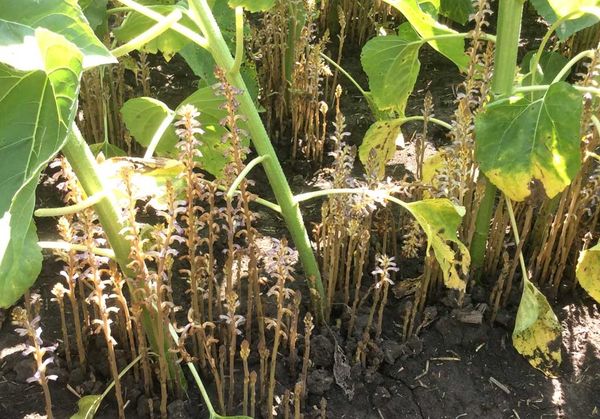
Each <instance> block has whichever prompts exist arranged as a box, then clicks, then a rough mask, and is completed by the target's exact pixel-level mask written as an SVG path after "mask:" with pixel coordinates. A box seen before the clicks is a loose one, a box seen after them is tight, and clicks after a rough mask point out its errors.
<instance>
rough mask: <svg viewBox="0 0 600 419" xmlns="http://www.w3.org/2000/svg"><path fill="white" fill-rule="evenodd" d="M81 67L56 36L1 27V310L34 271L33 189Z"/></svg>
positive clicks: (59, 132)
mask: <svg viewBox="0 0 600 419" xmlns="http://www.w3.org/2000/svg"><path fill="white" fill-rule="evenodd" d="M82 60H83V57H82V54H81V52H80V51H79V50H78V49H77V48H76V47H75V45H73V44H72V43H70V42H69V41H67V40H66V39H65V38H64V37H63V36H61V35H58V34H55V33H53V32H50V31H48V30H46V29H42V28H38V29H36V30H34V29H32V28H30V27H27V26H24V25H20V24H17V23H13V22H7V21H2V20H0V79H2V83H0V150H1V152H0V219H1V220H2V221H1V225H2V239H1V240H2V243H1V244H0V289H1V290H2V292H0V307H7V306H10V305H11V304H13V303H14V302H15V301H16V300H17V299H18V298H19V297H20V296H21V295H22V294H23V292H25V291H26V290H27V289H28V288H29V287H30V286H31V284H32V283H33V282H34V281H35V279H36V276H37V275H38V274H39V272H40V269H41V261H42V257H41V252H40V249H39V247H38V246H37V237H36V234H35V226H34V225H33V223H32V221H31V219H32V214H33V207H34V203H35V187H36V185H37V181H38V177H39V174H40V172H41V170H42V168H43V167H44V166H45V165H46V164H47V163H48V161H49V160H50V159H51V158H52V157H53V156H54V155H55V154H56V152H58V150H60V148H61V147H62V146H63V144H64V142H65V140H66V134H67V127H69V126H70V124H71V121H72V120H73V118H74V116H75V110H76V97H77V92H78V86H79V77H80V74H81V70H82Z"/></svg>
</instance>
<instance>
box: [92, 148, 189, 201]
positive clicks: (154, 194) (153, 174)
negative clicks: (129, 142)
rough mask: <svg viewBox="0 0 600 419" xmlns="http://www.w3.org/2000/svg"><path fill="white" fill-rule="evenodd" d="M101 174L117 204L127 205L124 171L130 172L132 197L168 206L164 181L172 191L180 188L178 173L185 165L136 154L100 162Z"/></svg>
mask: <svg viewBox="0 0 600 419" xmlns="http://www.w3.org/2000/svg"><path fill="white" fill-rule="evenodd" d="M99 170H100V173H102V176H103V177H104V179H105V182H106V183H107V185H109V186H110V187H111V189H112V190H113V191H115V192H116V198H117V201H118V202H119V205H120V206H121V207H122V208H125V207H126V206H127V205H129V200H130V197H129V194H128V193H127V189H126V188H125V185H124V183H123V171H128V172H129V173H130V176H131V177H130V180H131V195H132V197H133V198H134V199H135V200H138V199H139V200H148V201H149V205H150V206H152V207H154V208H156V209H160V210H165V209H166V208H167V202H166V199H165V198H166V195H167V182H170V183H171V186H172V187H173V188H174V190H176V191H178V190H182V188H183V186H184V185H183V180H182V179H179V175H180V174H181V173H182V172H183V170H184V165H183V163H182V162H180V161H179V160H175V159H167V158H162V157H157V158H152V159H141V158H136V157H113V158H110V159H106V160H104V161H103V162H102V163H100V164H99Z"/></svg>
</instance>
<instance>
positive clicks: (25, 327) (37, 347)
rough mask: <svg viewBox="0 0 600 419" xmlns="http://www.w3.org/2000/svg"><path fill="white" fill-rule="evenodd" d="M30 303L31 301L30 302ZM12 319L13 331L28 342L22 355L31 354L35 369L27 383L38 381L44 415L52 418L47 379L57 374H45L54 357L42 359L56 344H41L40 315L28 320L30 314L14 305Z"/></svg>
mask: <svg viewBox="0 0 600 419" xmlns="http://www.w3.org/2000/svg"><path fill="white" fill-rule="evenodd" d="M30 305H31V303H30ZM12 320H13V323H14V324H15V325H16V326H19V327H17V328H15V332H17V334H18V335H19V336H23V337H25V336H26V337H28V338H29V339H30V343H28V344H27V345H26V347H25V350H24V351H23V356H28V355H33V358H34V360H35V363H36V366H37V369H36V371H35V373H34V374H33V376H31V377H29V378H28V379H27V382H28V383H36V382H37V383H39V384H40V386H42V390H43V392H44V399H45V402H46V416H47V417H48V418H49V419H52V418H53V414H52V398H51V396H50V388H49V387H48V381H49V380H52V381H54V380H56V379H57V378H58V376H57V375H46V368H47V367H48V365H49V364H51V363H52V362H54V357H52V356H49V357H47V358H45V359H44V357H45V356H46V355H47V354H48V353H52V352H54V351H55V350H56V346H46V347H44V346H43V344H44V343H43V341H42V337H41V336H42V328H41V326H40V316H39V315H36V316H35V317H34V318H33V320H30V314H29V312H28V311H27V309H25V308H23V307H16V308H15V309H14V310H13V312H12Z"/></svg>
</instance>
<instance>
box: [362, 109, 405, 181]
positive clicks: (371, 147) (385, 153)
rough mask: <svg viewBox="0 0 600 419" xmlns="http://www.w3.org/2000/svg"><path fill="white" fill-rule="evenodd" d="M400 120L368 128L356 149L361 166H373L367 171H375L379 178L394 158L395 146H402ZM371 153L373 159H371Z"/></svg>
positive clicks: (378, 123) (381, 122) (377, 123)
mask: <svg viewBox="0 0 600 419" xmlns="http://www.w3.org/2000/svg"><path fill="white" fill-rule="evenodd" d="M402 123H403V121H402V119H392V120H388V121H377V122H375V123H374V124H373V125H371V127H369V129H368V131H367V133H366V134H365V138H364V139H363V142H362V144H361V145H360V147H359V148H358V157H359V158H360V161H361V162H362V164H363V165H365V166H368V165H371V166H372V165H375V167H369V170H372V169H374V170H377V172H378V174H379V177H380V178H382V177H383V176H384V174H385V165H386V163H387V162H388V161H389V160H390V159H391V158H392V157H394V153H395V152H396V146H397V145H404V137H403V136H402V130H401V127H402ZM372 153H373V157H374V159H372V158H371V154H372Z"/></svg>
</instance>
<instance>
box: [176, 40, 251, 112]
mask: <svg viewBox="0 0 600 419" xmlns="http://www.w3.org/2000/svg"><path fill="white" fill-rule="evenodd" d="M179 55H181V56H182V57H183V59H184V60H185V62H186V63H187V64H188V65H189V66H190V68H191V69H192V71H193V72H194V74H195V75H196V76H198V77H200V79H201V80H202V82H203V83H204V85H206V86H211V85H213V84H215V83H217V78H216V77H215V73H214V72H215V67H216V63H215V60H214V58H213V56H212V55H211V53H210V52H208V51H207V50H205V49H204V48H201V47H199V46H198V45H196V44H188V45H186V46H185V47H184V48H183V49H182V50H181V51H179ZM240 74H241V75H242V79H244V83H245V84H246V88H247V89H248V93H249V94H250V97H251V98H252V99H253V100H254V101H255V102H257V98H258V89H259V86H258V75H257V74H256V66H255V65H254V63H252V62H249V61H245V62H242V65H241V68H240Z"/></svg>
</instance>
